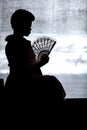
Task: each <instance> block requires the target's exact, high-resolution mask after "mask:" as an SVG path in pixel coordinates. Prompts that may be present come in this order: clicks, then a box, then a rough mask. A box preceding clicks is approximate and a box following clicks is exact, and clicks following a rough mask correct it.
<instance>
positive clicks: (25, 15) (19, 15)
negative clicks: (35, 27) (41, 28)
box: [11, 9, 35, 29]
mask: <svg viewBox="0 0 87 130" xmlns="http://www.w3.org/2000/svg"><path fill="white" fill-rule="evenodd" d="M34 20H35V16H34V15H33V14H32V13H31V12H29V11H27V10H24V9H18V10H16V11H15V12H14V13H13V14H12V16H11V26H12V28H13V29H17V28H22V27H23V25H24V24H25V23H28V24H29V23H31V22H32V21H34Z"/></svg>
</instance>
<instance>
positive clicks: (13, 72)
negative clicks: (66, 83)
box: [5, 35, 65, 102]
mask: <svg viewBox="0 0 87 130" xmlns="http://www.w3.org/2000/svg"><path fill="white" fill-rule="evenodd" d="M6 41H7V45H6V48H5V52H6V56H7V59H8V66H9V75H8V77H7V80H6V83H5V88H6V89H7V90H8V91H10V92H11V93H12V92H13V93H16V94H17V93H18V94H19V93H22V96H23V95H24V96H25V95H30V97H32V98H34V99H36V100H39V99H41V100H42V99H45V98H46V99H47V98H48V99H49V100H50V99H51V101H52V100H53V102H54V100H55V101H56V102H57V101H58V100H64V97H65V90H64V88H63V86H62V84H61V83H60V81H59V80H58V79H57V78H56V77H54V76H51V75H43V74H42V72H41V69H40V67H38V66H37V62H36V59H35V54H34V52H33V50H32V47H31V42H30V41H29V40H26V39H25V38H20V37H16V36H15V35H9V36H7V38H6ZM41 97H42V98H41Z"/></svg>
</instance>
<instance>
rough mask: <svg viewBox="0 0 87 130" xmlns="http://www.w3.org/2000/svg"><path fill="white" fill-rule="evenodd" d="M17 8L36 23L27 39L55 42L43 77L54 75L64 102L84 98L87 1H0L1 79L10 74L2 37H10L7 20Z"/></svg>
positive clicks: (86, 89) (86, 85) (86, 62)
mask: <svg viewBox="0 0 87 130" xmlns="http://www.w3.org/2000/svg"><path fill="white" fill-rule="evenodd" d="M19 8H23V9H27V10H29V11H31V12H32V13H34V15H35V17H36V20H35V22H34V23H33V26H32V33H31V34H30V36H29V37H26V38H27V39H30V40H31V41H32V42H33V40H35V39H36V38H37V37H39V36H43V35H47V36H51V37H53V38H55V39H56V40H57V44H56V45H55V46H54V48H53V50H52V52H51V54H50V61H49V63H48V64H47V65H45V66H44V67H42V68H41V69H42V71H43V73H44V74H52V75H55V76H56V77H57V78H58V79H59V80H60V81H61V83H62V84H63V86H64V88H65V90H66V94H67V95H66V98H86V97H87V0H0V78H4V80H6V77H7V75H8V73H9V69H8V66H7V64H8V62H7V59H6V56H5V52H4V49H5V45H6V42H5V37H6V36H7V35H8V34H11V33H12V29H11V26H10V17H11V15H12V13H13V12H14V11H15V10H16V9H19Z"/></svg>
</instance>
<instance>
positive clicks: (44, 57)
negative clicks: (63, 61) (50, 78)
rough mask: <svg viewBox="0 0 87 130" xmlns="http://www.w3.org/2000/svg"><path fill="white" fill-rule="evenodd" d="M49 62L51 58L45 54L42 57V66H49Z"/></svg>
mask: <svg viewBox="0 0 87 130" xmlns="http://www.w3.org/2000/svg"><path fill="white" fill-rule="evenodd" d="M48 62H49V56H48V55H47V54H44V55H43V56H42V57H41V60H40V66H43V65H45V64H47V63H48Z"/></svg>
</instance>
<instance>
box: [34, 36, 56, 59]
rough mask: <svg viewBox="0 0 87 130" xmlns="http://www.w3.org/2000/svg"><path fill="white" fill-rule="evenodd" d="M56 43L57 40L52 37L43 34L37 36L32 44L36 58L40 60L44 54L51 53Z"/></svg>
mask: <svg viewBox="0 0 87 130" xmlns="http://www.w3.org/2000/svg"><path fill="white" fill-rule="evenodd" d="M55 44H56V40H55V39H53V38H52V37H48V36H42V37H39V38H37V39H36V40H35V41H34V42H33V44H32V48H33V50H34V53H35V55H36V60H37V61H40V59H41V57H42V56H43V55H45V54H47V55H49V54H50V52H51V50H52V48H53V47H54V45H55Z"/></svg>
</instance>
